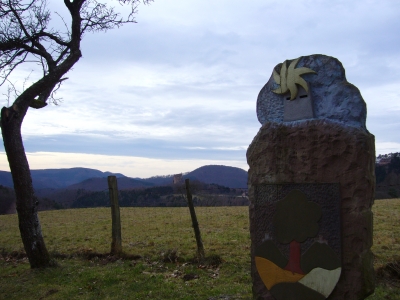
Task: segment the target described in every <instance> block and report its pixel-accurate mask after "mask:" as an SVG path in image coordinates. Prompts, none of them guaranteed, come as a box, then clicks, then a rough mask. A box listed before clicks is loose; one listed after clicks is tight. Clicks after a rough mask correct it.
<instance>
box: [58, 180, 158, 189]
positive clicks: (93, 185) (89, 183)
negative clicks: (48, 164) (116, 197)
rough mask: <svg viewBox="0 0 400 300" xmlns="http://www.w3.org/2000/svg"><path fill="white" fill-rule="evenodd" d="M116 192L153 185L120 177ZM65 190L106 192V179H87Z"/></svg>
mask: <svg viewBox="0 0 400 300" xmlns="http://www.w3.org/2000/svg"><path fill="white" fill-rule="evenodd" d="M117 185H118V190H129V189H134V188H138V187H151V186H153V185H154V184H153V183H150V182H144V181H141V180H137V179H133V178H129V177H120V178H118V180H117ZM65 189H68V190H79V189H82V190H87V191H103V190H108V182H107V178H89V179H86V180H84V181H82V182H79V183H75V184H72V185H70V186H67V187H66V188H65Z"/></svg>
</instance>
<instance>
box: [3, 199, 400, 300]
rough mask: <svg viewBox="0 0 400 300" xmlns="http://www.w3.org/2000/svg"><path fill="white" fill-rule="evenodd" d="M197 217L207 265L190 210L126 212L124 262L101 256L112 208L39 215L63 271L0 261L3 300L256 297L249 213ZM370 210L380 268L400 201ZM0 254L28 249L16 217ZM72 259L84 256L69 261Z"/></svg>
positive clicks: (395, 249) (388, 293) (386, 291)
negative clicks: (199, 257)
mask: <svg viewBox="0 0 400 300" xmlns="http://www.w3.org/2000/svg"><path fill="white" fill-rule="evenodd" d="M196 212H197V216H198V220H199V224H200V229H201V232H202V238H203V243H204V247H205V251H206V255H207V256H208V257H210V260H209V262H210V263H209V265H203V266H202V265H199V264H198V263H193V257H194V256H195V253H196V243H195V238H194V234H193V229H192V227H191V221H190V215H189V211H188V208H122V209H121V219H122V239H123V250H124V251H125V253H127V254H128V258H129V257H130V259H125V260H116V259H112V258H110V257H107V256H106V255H104V254H105V253H107V252H109V251H110V243H111V212H110V209H109V208H95V209H71V210H59V211H46V212H41V213H40V214H39V217H40V220H41V224H42V229H43V234H44V236H45V241H46V244H47V247H48V249H49V251H51V252H52V253H55V254H58V261H59V263H60V265H61V268H56V269H50V270H45V271H33V270H30V268H29V264H28V263H27V260H26V258H22V259H21V257H18V256H15V257H11V256H8V257H7V258H6V259H3V260H1V259H0V291H1V292H0V299H3V298H5V297H6V298H7V299H27V298H31V299H63V298H65V299H75V298H79V299H120V297H121V296H125V298H127V299H146V298H147V299H221V298H220V297H225V298H224V299H251V278H250V236H249V220H248V208H247V207H198V208H196ZM373 212H374V246H373V248H372V251H373V252H374V254H375V255H376V268H380V267H385V266H387V265H388V264H390V263H393V262H395V261H396V260H399V254H400V251H399V250H400V246H399V245H400V222H399V219H400V200H399V199H395V200H392V199H391V200H377V201H376V202H375V205H374V207H373ZM0 251H3V252H7V253H11V252H13V251H15V254H17V253H21V252H23V250H22V244H21V239H20V236H19V231H18V220H17V216H16V215H5V216H0ZM96 253H102V254H103V255H96ZM71 254H80V255H82V254H85V257H86V259H81V258H80V257H79V256H72V258H71V257H70V258H65V257H66V256H69V255H71ZM90 254H91V255H90ZM134 255H140V256H141V257H142V258H141V259H132V258H133V257H134ZM0 257H1V256H0ZM63 257H64V258H63ZM220 259H222V261H223V263H222V264H221V265H219V263H220ZM384 270H385V269H384ZM378 273H379V272H378ZM382 274H386V273H384V272H383V273H382ZM399 292H400V289H399V288H396V287H395V286H394V285H391V284H389V283H388V281H387V280H386V281H382V280H381V281H380V282H379V285H378V287H377V289H376V293H375V295H372V296H371V297H369V298H368V299H371V300H372V299H373V300H375V299H399V296H398V294H400V293H399Z"/></svg>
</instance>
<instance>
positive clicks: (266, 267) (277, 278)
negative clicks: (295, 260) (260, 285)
mask: <svg viewBox="0 0 400 300" xmlns="http://www.w3.org/2000/svg"><path fill="white" fill-rule="evenodd" d="M255 262H256V267H257V271H258V274H260V277H261V279H262V281H263V282H264V284H265V286H266V287H267V289H268V290H270V289H271V288H272V287H273V286H274V285H275V284H278V283H281V282H297V281H299V280H300V279H302V278H303V277H304V276H305V275H304V274H298V273H292V272H291V271H287V270H283V269H281V268H280V267H278V266H277V265H276V264H274V263H273V262H272V261H270V260H268V259H265V258H262V257H259V256H256V257H255Z"/></svg>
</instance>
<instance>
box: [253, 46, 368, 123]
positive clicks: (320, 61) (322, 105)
mask: <svg viewBox="0 0 400 300" xmlns="http://www.w3.org/2000/svg"><path fill="white" fill-rule="evenodd" d="M290 62H291V61H290V60H289V63H290ZM281 65H282V63H281V64H278V65H277V66H276V67H275V70H276V71H277V72H278V73H279V72H280V69H281ZM300 67H306V68H309V69H312V70H314V71H315V72H317V74H303V75H302V76H301V77H302V78H303V79H304V80H305V81H306V82H307V83H308V87H309V93H310V94H311V95H310V96H311V99H312V110H313V112H312V116H313V117H312V118H313V119H329V120H331V121H335V122H340V123H343V124H344V125H348V126H353V127H359V128H363V129H366V126H365V121H366V117H367V107H366V104H365V101H364V99H363V98H362V96H361V94H360V91H359V89H358V88H357V87H355V86H354V85H352V84H351V83H349V82H347V80H346V75H345V70H344V68H343V65H342V63H341V62H340V61H339V60H338V59H336V58H334V57H330V56H326V55H321V54H315V55H310V56H302V57H301V58H300V60H299V62H298V64H297V68H300ZM278 87H279V85H278V84H277V83H276V82H275V80H274V78H273V76H272V75H271V77H270V79H269V80H268V82H267V83H266V84H265V86H264V87H263V88H262V89H261V91H260V93H259V95H258V98H257V117H258V120H259V121H260V123H261V124H262V125H264V124H265V123H267V122H278V123H294V122H301V120H295V121H284V110H285V109H284V104H285V101H290V100H286V99H287V95H279V94H276V93H274V92H272V90H275V89H277V88H278ZM294 101H297V100H294ZM288 103H289V102H288ZM286 120H287V118H286Z"/></svg>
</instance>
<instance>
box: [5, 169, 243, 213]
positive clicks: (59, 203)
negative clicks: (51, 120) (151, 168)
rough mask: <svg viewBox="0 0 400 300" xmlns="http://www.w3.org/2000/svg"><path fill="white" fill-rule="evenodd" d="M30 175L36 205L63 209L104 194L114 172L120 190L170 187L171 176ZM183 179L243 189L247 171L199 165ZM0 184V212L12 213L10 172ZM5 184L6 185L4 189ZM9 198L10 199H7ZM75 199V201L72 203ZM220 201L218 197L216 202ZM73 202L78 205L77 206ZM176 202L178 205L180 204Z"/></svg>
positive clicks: (49, 172)
mask: <svg viewBox="0 0 400 300" xmlns="http://www.w3.org/2000/svg"><path fill="white" fill-rule="evenodd" d="M31 174H32V181H33V186H34V189H35V194H36V196H37V197H38V198H39V206H40V207H41V209H54V208H62V207H64V208H67V207H71V206H72V205H74V206H76V207H79V206H80V205H83V203H86V202H85V201H89V202H88V203H91V201H92V200H93V199H94V198H93V197H94V196H93V195H92V194H93V193H96V192H98V193H100V194H99V195H102V194H103V193H106V194H107V195H108V183H107V178H106V177H107V176H109V175H115V176H117V177H118V181H117V184H118V189H119V190H120V191H121V192H122V191H129V190H134V189H141V190H143V189H149V188H153V187H157V186H171V185H172V181H173V177H174V175H166V176H154V177H150V178H145V179H141V178H129V177H126V176H124V175H123V174H119V173H117V174H113V173H110V172H101V171H99V170H94V169H88V168H71V169H45V170H31ZM187 178H189V179H190V180H191V182H192V184H195V182H201V183H204V184H208V185H210V184H215V185H218V186H222V187H228V188H247V172H246V171H244V170H242V169H239V168H234V167H227V166H219V165H209V166H203V167H200V168H198V169H196V170H193V171H192V172H189V173H186V174H184V175H183V179H187ZM182 183H183V182H182ZM0 185H3V186H4V188H3V191H2V193H0V200H2V199H6V197H5V195H6V194H7V195H8V196H7V201H5V200H4V201H3V200H2V201H0V211H1V212H0V213H9V212H12V211H14V212H15V196H14V191H13V190H12V187H13V182H12V178H11V174H10V172H6V171H0ZM6 187H8V189H7V188H6ZM10 188H11V189H10ZM193 188H194V186H193ZM156 190H157V189H156ZM10 191H11V192H10ZM150 191H154V190H147V191H146V193H148V192H150ZM10 193H12V197H11V196H10V195H11V194H10ZM238 193H240V192H238ZM151 194H153V192H151ZM156 194H157V193H156ZM121 195H122V194H121ZM124 195H125V194H124ZM129 195H130V196H129V199H136V198H135V197H136V196H134V195H141V198H140V199H142V200H140V199H139V200H137V201H138V202H137V203H135V205H142V206H146V205H150V204H151V205H157V203H160V205H167V206H169V205H177V203H175V202H174V201H178V200H177V199H175V198H174V197H175V196H173V197H172V196H171V197H172V198H168V199H167V200H165V199H161V200H159V199H158V198H157V199H158V200H155V199H154V197H153V196H149V195H147V194H145V195H144V196H143V195H142V192H140V191H137V192H129ZM10 197H11V198H12V200H10V199H11V198H10ZM101 197H105V198H104V199H106V200H104V199H103V198H102V199H103V200H102V201H106V202H107V201H108V200H107V199H108V196H104V195H102V196H101ZM126 197H127V196H126ZM78 199H79V201H78V202H76V201H77V200H78ZM84 199H88V200H84ZM126 199H128V198H126ZM129 201H133V200H129ZM135 201H136V200H135ZM171 201H172V202H171ZM221 201H222V200H221V199H220V200H219V202H221ZM224 201H225V200H224ZM229 201H230V202H229ZM229 201H228V202H226V203H239V202H237V200H235V201H233V200H229ZM240 201H242V200H240ZM148 202H149V203H148ZM150 202H151V203H150ZM178 202H179V201H178ZM203 202H204V201H203ZM77 203H81V204H79V205H78V204H77ZM224 203H225V202H224ZM240 203H241V202H240ZM86 205H88V204H86ZM180 205H182V203H181V204H180Z"/></svg>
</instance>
